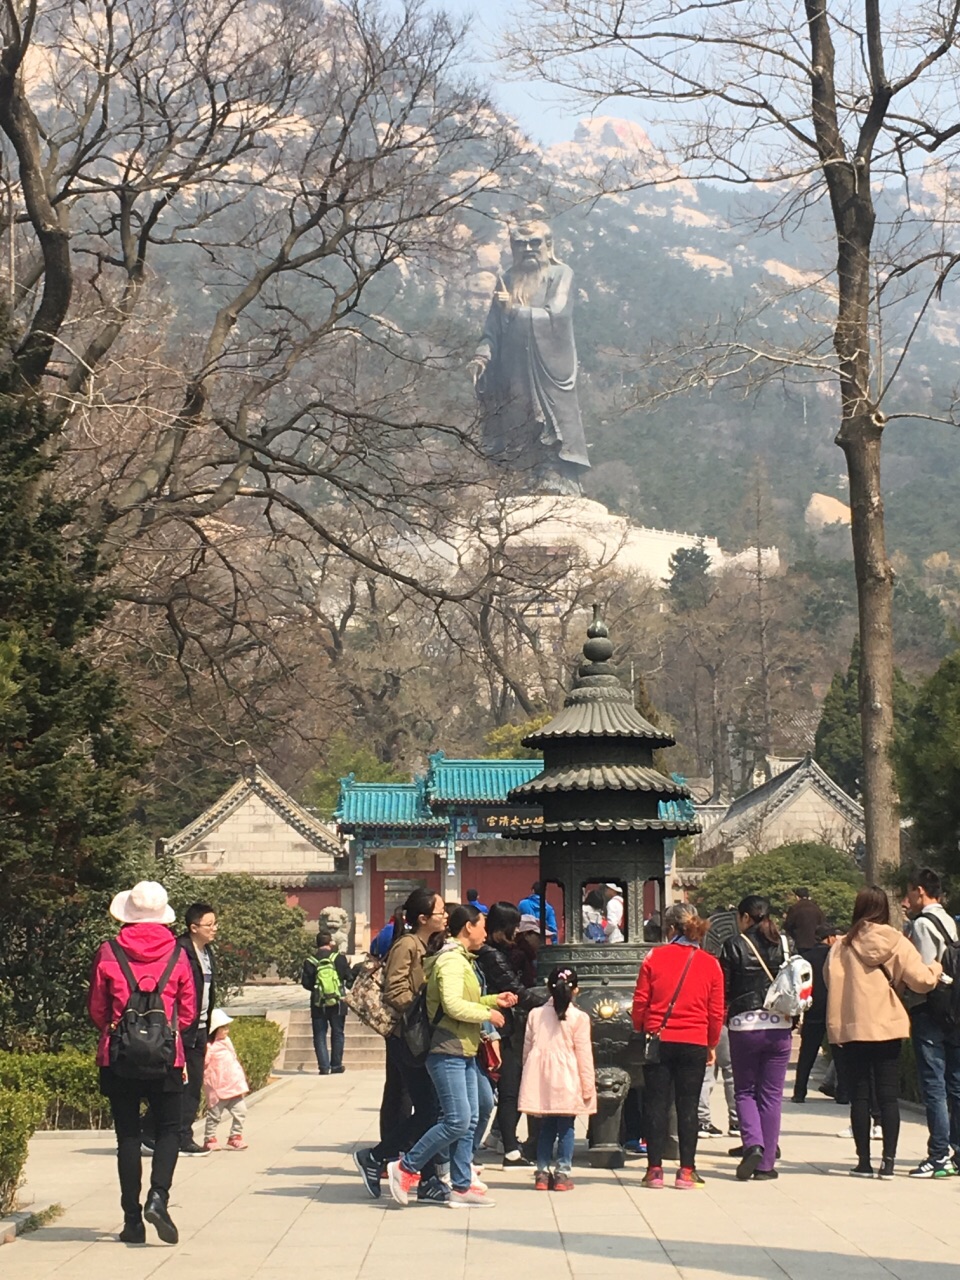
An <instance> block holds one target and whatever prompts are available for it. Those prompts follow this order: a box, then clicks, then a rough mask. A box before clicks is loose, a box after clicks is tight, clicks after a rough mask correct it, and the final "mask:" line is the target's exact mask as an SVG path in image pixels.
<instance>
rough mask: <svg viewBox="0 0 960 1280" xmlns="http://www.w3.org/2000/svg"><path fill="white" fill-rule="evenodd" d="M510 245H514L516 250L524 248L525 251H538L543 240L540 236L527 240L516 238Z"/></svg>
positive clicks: (521, 237)
mask: <svg viewBox="0 0 960 1280" xmlns="http://www.w3.org/2000/svg"><path fill="white" fill-rule="evenodd" d="M510 243H511V244H514V245H516V246H517V248H518V249H522V248H524V247H526V248H527V249H536V250H537V251H539V250H540V249H541V247H542V246H543V239H542V237H540V236H531V237H530V238H529V239H525V238H524V237H523V236H518V237H517V239H516V240H511V242H510Z"/></svg>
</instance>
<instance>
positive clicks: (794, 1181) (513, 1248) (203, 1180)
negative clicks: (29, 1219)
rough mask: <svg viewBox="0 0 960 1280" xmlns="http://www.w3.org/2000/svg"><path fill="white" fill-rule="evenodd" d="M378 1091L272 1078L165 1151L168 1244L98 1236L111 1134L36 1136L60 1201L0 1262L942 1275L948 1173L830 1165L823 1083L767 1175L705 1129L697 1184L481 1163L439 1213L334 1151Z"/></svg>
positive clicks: (106, 1198) (168, 1271)
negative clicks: (214, 1143) (383, 1191)
mask: <svg viewBox="0 0 960 1280" xmlns="http://www.w3.org/2000/svg"><path fill="white" fill-rule="evenodd" d="M379 1093H380V1081H379V1079H378V1076H377V1074H376V1073H371V1072H357V1073H355V1074H353V1075H344V1076H339V1077H338V1076H331V1077H324V1078H320V1077H317V1076H309V1077H308V1076H297V1077H289V1078H285V1079H283V1080H282V1081H281V1082H280V1083H279V1084H276V1085H274V1086H272V1087H271V1089H270V1090H268V1091H267V1092H266V1093H265V1094H264V1095H263V1096H262V1097H261V1098H259V1099H258V1100H257V1104H256V1105H255V1106H254V1107H253V1108H252V1109H251V1111H250V1114H249V1118H248V1123H247V1137H248V1139H249V1142H250V1149H249V1150H248V1151H246V1152H241V1153H233V1152H223V1153H222V1154H217V1155H214V1156H209V1157H207V1158H205V1159H191V1160H183V1161H182V1162H181V1163H180V1165H179V1167H178V1169H177V1177H176V1182H175V1185H174V1190H173V1196H172V1200H171V1209H172V1213H173V1216H174V1219H175V1221H176V1222H177V1225H178V1226H179V1228H180V1233H181V1243H180V1245H179V1247H177V1248H169V1247H166V1246H163V1245H161V1244H159V1242H158V1241H157V1240H156V1237H155V1235H154V1233H153V1231H152V1230H151V1229H149V1228H148V1234H149V1236H150V1241H151V1242H150V1244H149V1245H148V1246H147V1247H146V1248H133V1247H125V1246H123V1245H120V1244H118V1243H117V1242H116V1238H115V1235H114V1233H115V1232H116V1231H117V1230H118V1228H119V1225H120V1214H119V1207H118V1190H117V1185H116V1179H115V1166H114V1158H113V1143H112V1138H111V1135H109V1134H106V1135H97V1134H73V1135H70V1136H54V1135H51V1136H40V1137H37V1138H35V1139H34V1140H33V1142H32V1145H31V1152H30V1161H29V1165H28V1169H27V1174H28V1183H29V1189H30V1191H31V1192H32V1194H33V1196H34V1198H35V1201H36V1203H37V1204H43V1203H49V1202H50V1201H59V1202H60V1203H61V1204H62V1205H63V1206H64V1208H65V1213H64V1215H63V1216H62V1217H61V1218H60V1219H59V1220H58V1221H57V1222H55V1223H53V1224H52V1225H51V1226H49V1227H46V1228H43V1229H41V1230H39V1231H37V1232H35V1233H34V1234H33V1235H29V1236H26V1237H24V1238H22V1239H19V1240H17V1241H16V1242H15V1243H13V1244H10V1245H6V1246H3V1247H2V1248H0V1276H2V1277H3V1280H48V1277H50V1278H53V1277H55V1278H56V1280H103V1277H104V1276H113V1275H118V1276H122V1277H123V1280H141V1278H144V1280H145V1278H146V1277H156V1280H181V1278H185V1277H190V1280H200V1278H201V1277H202V1280H248V1278H250V1277H257V1280H290V1278H291V1277H301V1276H308V1277H311V1278H312V1277H315V1276H316V1277H326V1276H334V1277H336V1278H337V1280H387V1278H388V1277H395V1276H401V1277H409V1278H410V1280H441V1278H442V1280H463V1278H465V1277H467V1276H469V1277H470V1280H479V1278H480V1277H490V1276H497V1275H506V1276H512V1277H523V1278H524V1280H538V1278H539V1277H544V1280H548V1278H549V1280H554V1278H558V1280H559V1278H561V1277H591V1276H596V1277H601V1276H602V1277H607V1278H609V1277H611V1276H613V1277H619V1276H628V1275H630V1276H636V1275H637V1274H638V1273H637V1263H642V1264H643V1269H642V1272H641V1273H640V1274H641V1275H642V1277H643V1280H677V1278H678V1277H683V1278H684V1280H710V1278H711V1277H716V1276H741V1277H744V1280H753V1278H754V1277H755V1278H756V1280H783V1277H790V1280H829V1278H830V1277H834V1276H835V1277H842V1278H843V1280H890V1277H891V1276H894V1277H900V1278H902V1280H957V1277H958V1276H960V1212H958V1209H960V1198H958V1197H960V1179H950V1180H947V1181H944V1182H936V1183H933V1182H917V1181H911V1180H909V1179H908V1178H907V1177H906V1176H902V1177H898V1178H897V1179H896V1180H895V1181H893V1182H879V1181H872V1182H868V1181H863V1180H860V1179H856V1178H850V1177H848V1176H847V1170H848V1169H849V1168H850V1166H851V1164H852V1158H851V1157H852V1143H850V1142H849V1141H845V1140H843V1139H840V1138H837V1137H836V1136H835V1135H836V1131H837V1130H838V1129H839V1128H840V1127H841V1126H842V1125H843V1124H844V1123H845V1122H846V1114H845V1112H844V1111H843V1110H842V1109H841V1108H840V1107H837V1106H835V1105H833V1104H831V1103H829V1102H827V1101H823V1102H815V1103H813V1104H812V1105H807V1106H805V1107H794V1106H791V1105H790V1104H789V1103H787V1104H786V1105H785V1119H784V1128H783V1139H782V1146H783V1153H784V1158H783V1161H782V1163H781V1165H780V1169H781V1177H780V1179H779V1181H777V1182H770V1183H763V1184H758V1183H746V1184H741V1183H738V1182H736V1181H735V1179H734V1176H733V1167H734V1163H735V1162H734V1161H733V1160H731V1159H729V1158H728V1157H727V1156H726V1155H725V1154H724V1153H725V1152H726V1149H727V1147H728V1146H730V1145H732V1144H731V1142H730V1140H729V1139H726V1138H721V1139H715V1140H713V1141H709V1142H701V1144H700V1156H699V1158H698V1163H699V1166H700V1168H701V1171H702V1172H703V1174H704V1176H705V1177H706V1179H707V1185H706V1187H705V1188H704V1189H703V1190H700V1191H695V1192H686V1193H679V1192H676V1191H674V1190H672V1189H667V1190H664V1191H659V1192H653V1191H643V1190H641V1188H640V1178H641V1175H642V1167H641V1164H642V1162H640V1161H635V1162H632V1163H631V1164H630V1165H628V1167H627V1168H626V1169H624V1170H620V1171H618V1172H616V1173H609V1172H601V1171H594V1170H591V1169H588V1168H578V1169H577V1170H575V1177H576V1183H577V1186H576V1190H575V1191H574V1192H573V1193H571V1194H567V1195H555V1194H554V1195H546V1194H539V1195H538V1194H536V1193H534V1191H533V1189H532V1179H531V1177H530V1176H529V1172H528V1171H527V1170H518V1171H516V1172H514V1171H509V1172H506V1173H502V1172H501V1171H500V1169H499V1168H498V1167H495V1163H491V1164H489V1165H488V1176H489V1181H490V1184H491V1189H492V1193H493V1195H494V1196H495V1198H496V1201H497V1207H496V1209H491V1210H483V1211H480V1210H471V1211H469V1212H467V1211H458V1212H451V1211H449V1210H447V1209H443V1208H440V1207H436V1206H428V1205H421V1206H415V1205H411V1206H410V1207H409V1208H407V1209H405V1210H401V1209H399V1208H397V1207H396V1206H394V1205H393V1203H392V1202H391V1201H390V1200H389V1199H388V1198H385V1199H383V1200H381V1201H378V1202H374V1201H371V1200H370V1199H369V1198H368V1197H367V1196H366V1193H365V1192H364V1190H363V1187H362V1185H361V1183H360V1180H359V1177H358V1175H357V1173H356V1171H355V1169H354V1166H353V1163H352V1160H351V1155H350V1153H351V1152H352V1150H353V1148H354V1146H355V1145H356V1144H357V1142H358V1141H369V1140H371V1139H373V1137H374V1134H375V1131H376V1127H377V1108H378V1104H379ZM716 1093H717V1095H719V1093H720V1090H719V1089H718V1090H717V1091H716ZM715 1097H716V1102H717V1106H718V1107H719V1106H720V1105H721V1104H720V1099H719V1097H717V1096H716V1095H715ZM718 1118H719V1117H718ZM904 1119H905V1123H904V1128H903V1135H902V1141H901V1148H900V1157H901V1158H900V1169H901V1171H902V1172H903V1173H904V1174H905V1172H906V1169H907V1168H908V1167H909V1166H910V1165H911V1164H912V1163H916V1161H917V1159H918V1158H919V1157H920V1155H921V1154H922V1152H923V1150H924V1140H925V1131H924V1129H923V1126H922V1125H921V1123H920V1122H919V1120H918V1118H917V1117H915V1116H913V1115H905V1117H904Z"/></svg>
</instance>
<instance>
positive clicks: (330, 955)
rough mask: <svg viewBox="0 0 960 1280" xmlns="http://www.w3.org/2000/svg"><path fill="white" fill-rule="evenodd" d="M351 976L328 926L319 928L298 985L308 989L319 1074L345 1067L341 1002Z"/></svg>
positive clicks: (344, 1015)
mask: <svg viewBox="0 0 960 1280" xmlns="http://www.w3.org/2000/svg"><path fill="white" fill-rule="evenodd" d="M352 976H353V975H352V973H351V971H350V965H349V964H348V963H347V957H346V956H345V955H344V954H343V953H342V952H341V951H340V950H339V949H338V948H337V947H335V946H334V945H333V935H332V934H331V933H330V932H329V930H327V929H321V930H320V932H319V933H318V934H317V952H316V955H314V956H311V957H310V958H309V959H307V960H304V962H303V970H302V971H301V974H300V985H301V986H302V987H305V988H306V990H307V991H309V992H310V1021H311V1022H312V1023H313V1049H314V1052H315V1053H316V1055H317V1070H318V1071H319V1072H320V1074H321V1075H322V1076H329V1075H334V1076H338V1075H342V1074H343V1072H344V1071H345V1070H346V1068H345V1067H344V1065H343V1040H344V1025H345V1023H346V1021H347V1006H346V1005H345V1004H344V1002H343V993H344V991H345V990H346V989H347V987H349V985H350V982H351V979H352ZM328 1030H329V1032H330V1045H329V1048H328V1047H327V1031H328Z"/></svg>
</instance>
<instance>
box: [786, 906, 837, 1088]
mask: <svg viewBox="0 0 960 1280" xmlns="http://www.w3.org/2000/svg"><path fill="white" fill-rule="evenodd" d="M839 933H840V931H839V929H838V928H837V926H836V925H835V924H822V925H819V926H818V928H817V943H816V946H813V947H810V948H809V949H807V950H805V951H801V952H800V954H801V955H802V956H803V958H804V960H807V961H809V963H810V968H811V969H812V970H813V1003H812V1004H811V1006H810V1008H809V1009H808V1010H807V1011H806V1013H805V1014H804V1015H803V1027H802V1028H801V1031H800V1056H799V1057H798V1059H797V1074H796V1076H795V1077H794V1082H793V1098H792V1099H791V1101H792V1102H806V1100H807V1083H808V1081H809V1080H810V1072H811V1071H812V1070H813V1064H814V1063H815V1062H816V1060H817V1054H818V1053H819V1052H820V1046H821V1045H822V1044H823V1041H824V1037H825V1036H826V1034H827V984H826V983H825V982H824V980H823V966H824V965H825V964H826V962H827V956H828V955H829V954H830V948H831V947H832V946H833V944H834V943H835V942H836V940H837V938H838V936H839Z"/></svg>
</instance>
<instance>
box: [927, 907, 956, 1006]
mask: <svg viewBox="0 0 960 1280" xmlns="http://www.w3.org/2000/svg"><path fill="white" fill-rule="evenodd" d="M923 918H924V919H926V920H929V921H930V922H931V924H935V925H936V926H937V929H938V930H939V932H940V933H941V934H942V935H943V942H944V947H943V955H942V956H941V957H940V963H941V964H942V965H943V972H944V974H945V976H946V977H948V978H952V979H953V982H952V983H942V982H938V983H937V985H936V986H935V987H934V988H933V990H932V991H930V992H928V993H927V1006H926V1007H927V1011H928V1012H929V1013H930V1015H931V1016H932V1017H933V1018H934V1019H935V1020H936V1021H937V1022H939V1023H940V1024H941V1026H943V1027H946V1028H947V1029H948V1030H957V1029H960V942H954V940H953V938H951V937H950V934H949V932H948V930H947V926H946V925H945V924H944V923H943V921H942V920H939V919H938V918H937V917H936V916H935V915H928V916H924V917H923Z"/></svg>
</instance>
